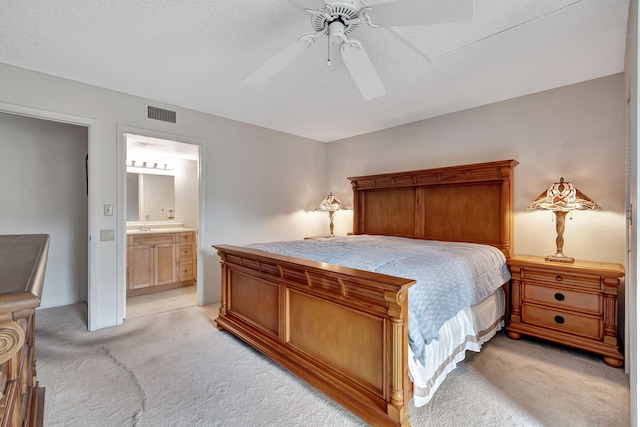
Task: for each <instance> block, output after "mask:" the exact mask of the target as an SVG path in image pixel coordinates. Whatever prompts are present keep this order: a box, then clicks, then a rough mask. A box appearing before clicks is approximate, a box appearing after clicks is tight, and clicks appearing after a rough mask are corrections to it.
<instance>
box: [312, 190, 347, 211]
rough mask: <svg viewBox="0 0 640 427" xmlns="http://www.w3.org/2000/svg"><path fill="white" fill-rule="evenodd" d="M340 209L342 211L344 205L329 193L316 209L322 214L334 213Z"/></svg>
mask: <svg viewBox="0 0 640 427" xmlns="http://www.w3.org/2000/svg"><path fill="white" fill-rule="evenodd" d="M341 209H344V205H343V204H342V202H340V200H338V199H336V196H334V195H333V193H329V195H328V196H327V197H325V198H324V200H323V201H322V202H320V204H319V205H318V207H317V208H316V210H317V211H322V212H335V211H339V210H341Z"/></svg>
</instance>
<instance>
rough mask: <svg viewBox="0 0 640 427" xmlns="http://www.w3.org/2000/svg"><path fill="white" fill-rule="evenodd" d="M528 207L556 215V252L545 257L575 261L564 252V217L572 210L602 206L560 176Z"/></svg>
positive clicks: (562, 260)
mask: <svg viewBox="0 0 640 427" xmlns="http://www.w3.org/2000/svg"><path fill="white" fill-rule="evenodd" d="M527 209H542V210H549V211H553V212H554V213H555V215H556V232H557V234H558V236H557V237H556V253H555V254H554V255H549V256H548V257H546V258H545V260H547V261H558V262H573V261H574V259H573V258H571V257H568V256H566V255H565V254H564V253H563V252H562V247H563V246H564V237H563V235H564V219H565V216H567V213H568V212H570V211H572V210H586V209H589V210H600V209H601V208H600V206H598V204H597V203H596V202H594V201H593V200H591V199H590V198H589V197H587V196H586V195H585V194H584V193H582V192H580V190H578V189H577V188H576V187H574V186H573V184H571V183H570V182H567V181H565V180H564V178H560V182H555V183H553V184H552V185H551V187H549V188H548V189H547V190H546V191H545V192H543V193H542V194H541V195H540V196H538V198H537V199H535V200H534V201H533V202H531V203H529V204H528V205H527Z"/></svg>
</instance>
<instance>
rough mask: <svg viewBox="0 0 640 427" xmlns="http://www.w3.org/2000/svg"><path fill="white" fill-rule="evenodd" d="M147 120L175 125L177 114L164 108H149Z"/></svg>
mask: <svg viewBox="0 0 640 427" xmlns="http://www.w3.org/2000/svg"><path fill="white" fill-rule="evenodd" d="M147 118H149V119H152V120H160V121H162V122H168V123H175V122H176V112H175V111H171V110H165V109H163V108H158V107H152V106H151V105H149V106H147Z"/></svg>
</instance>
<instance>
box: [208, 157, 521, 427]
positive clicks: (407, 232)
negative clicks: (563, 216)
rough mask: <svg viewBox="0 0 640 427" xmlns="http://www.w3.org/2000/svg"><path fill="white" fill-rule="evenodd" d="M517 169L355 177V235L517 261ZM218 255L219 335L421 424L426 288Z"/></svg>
mask: <svg viewBox="0 0 640 427" xmlns="http://www.w3.org/2000/svg"><path fill="white" fill-rule="evenodd" d="M517 164H518V162H517V161H515V160H505V161H498V162H489V163H480V164H472V165H464V166H454V167H445V168H438V169H427V170H420V171H411V172H400V173H390V174H382V175H373V176H362V177H353V178H349V180H351V183H352V187H353V209H354V224H353V232H354V234H377V235H393V236H403V237H411V238H418V239H435V240H446V241H464V242H474V243H484V244H489V245H493V246H496V247H498V248H500V249H501V250H502V251H503V252H504V254H505V255H506V256H507V257H510V256H511V255H512V248H513V244H512V240H513V239H512V236H513V232H512V230H513V214H512V210H513V209H512V205H513V168H514V167H515V166H516V165H517ZM214 247H215V248H216V249H217V250H218V255H219V256H220V259H221V265H222V295H221V303H220V314H219V317H218V318H217V319H216V322H217V326H218V328H219V329H221V330H222V329H224V330H227V331H229V332H231V333H232V334H233V335H235V336H237V337H239V338H240V339H242V340H243V341H245V342H247V343H248V344H250V345H251V346H253V347H254V348H256V349H257V350H259V351H261V352H262V353H264V354H265V355H267V356H268V357H270V358H271V359H273V360H274V361H276V362H278V363H280V364H281V365H282V366H284V367H286V368H287V369H289V370H290V371H292V372H293V373H295V374H296V375H298V376H299V377H301V378H302V379H304V380H306V381H307V382H309V383H310V384H311V385H313V386H314V387H316V388H317V389H319V390H320V391H322V392H324V393H325V394H326V395H327V396H329V397H331V398H332V399H334V400H335V401H336V402H338V403H339V404H341V405H342V406H344V407H345V408H347V409H349V410H350V411H352V412H353V413H354V414H355V415H357V416H359V417H360V418H362V419H363V420H365V421H366V422H368V423H370V424H372V425H382V426H408V425H409V415H408V409H409V406H408V405H409V400H410V399H411V384H410V381H409V376H408V365H407V363H408V362H407V357H408V333H407V328H408V327H407V325H408V321H407V291H408V289H409V287H410V286H411V285H412V284H413V283H415V281H414V280H411V279H403V278H399V277H393V276H387V275H382V274H377V273H371V272H366V271H361V270H355V269H351V268H345V267H339V266H335V265H331V264H326V263H320V262H314V261H307V260H303V259H299V258H293V257H287V256H281V255H274V254H268V253H265V252H262V251H258V250H253V249H248V248H243V247H236V246H230V245H214ZM505 287H506V289H505V290H506V291H508V286H505ZM507 295H508V293H507ZM507 301H508V298H507ZM282 411H283V412H285V411H287V408H282Z"/></svg>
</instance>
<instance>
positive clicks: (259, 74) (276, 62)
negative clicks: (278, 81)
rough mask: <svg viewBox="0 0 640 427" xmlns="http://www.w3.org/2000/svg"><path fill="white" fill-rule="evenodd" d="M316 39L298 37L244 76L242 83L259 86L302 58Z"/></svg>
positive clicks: (313, 37) (309, 36) (313, 35)
mask: <svg viewBox="0 0 640 427" xmlns="http://www.w3.org/2000/svg"><path fill="white" fill-rule="evenodd" d="M317 37H318V35H317V34H306V35H304V36H302V37H300V38H299V39H298V40H296V41H294V42H293V43H291V44H290V45H289V46H287V47H285V48H284V49H282V50H281V51H280V52H278V53H276V55H275V56H273V57H272V58H271V59H269V60H268V61H267V62H265V63H264V64H262V65H261V66H259V67H258V68H257V69H256V70H255V71H254V72H252V73H251V74H249V75H248V76H246V77H245V78H244V79H243V81H244V82H245V83H249V84H252V85H256V86H257V85H261V84H262V83H264V82H266V81H267V80H269V79H270V78H271V77H273V76H275V75H276V74H278V73H279V72H280V71H282V70H283V69H284V68H286V67H287V66H288V65H289V64H291V63H292V62H293V61H295V60H296V59H298V58H299V57H300V56H302V54H303V53H305V52H306V51H307V49H309V47H310V46H311V45H312V44H313V43H314V42H315V41H316V38H317Z"/></svg>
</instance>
